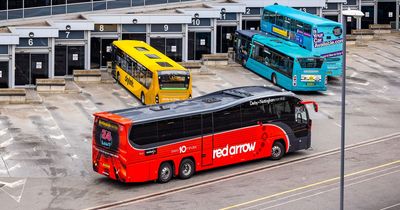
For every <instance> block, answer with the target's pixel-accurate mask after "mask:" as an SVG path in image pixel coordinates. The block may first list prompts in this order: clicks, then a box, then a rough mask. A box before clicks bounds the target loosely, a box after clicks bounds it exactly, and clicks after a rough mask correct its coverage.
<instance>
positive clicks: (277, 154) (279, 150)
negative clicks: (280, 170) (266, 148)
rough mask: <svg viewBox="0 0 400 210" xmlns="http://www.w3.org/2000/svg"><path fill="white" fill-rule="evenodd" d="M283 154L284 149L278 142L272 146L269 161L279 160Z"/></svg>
mask: <svg viewBox="0 0 400 210" xmlns="http://www.w3.org/2000/svg"><path fill="white" fill-rule="evenodd" d="M284 154H285V147H284V146H283V144H282V143H281V142H279V141H276V142H275V143H274V145H272V149H271V159H272V160H279V159H281V158H282V157H283V155H284Z"/></svg>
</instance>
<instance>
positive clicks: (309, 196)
mask: <svg viewBox="0 0 400 210" xmlns="http://www.w3.org/2000/svg"><path fill="white" fill-rule="evenodd" d="M399 172H400V170H396V171H392V172H388V173H384V174H380V175H378V176H374V177H371V178H368V179H364V180H361V181H358V182H353V183H350V184H347V185H345V186H344V187H345V188H348V187H351V186H353V185H357V184H361V183H364V182H368V181H371V180H374V179H377V178H381V177H383V176H387V175H391V174H394V173H399ZM335 184H336V185H337V184H338V182H335ZM338 189H339V187H334V188H332V189H328V190H324V191H321V192H317V193H314V194H311V195H308V196H304V197H301V198H297V199H294V200H289V201H286V202H284V203H280V204H277V205H273V206H268V207H267V208H262V210H264V209H271V208H274V207H278V206H283V205H286V204H289V203H293V202H295V201H299V200H303V199H306V198H311V197H314V196H317V195H321V194H324V193H327V192H332V191H335V190H338Z"/></svg>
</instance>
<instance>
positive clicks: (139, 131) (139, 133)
mask: <svg viewBox="0 0 400 210" xmlns="http://www.w3.org/2000/svg"><path fill="white" fill-rule="evenodd" d="M129 140H130V141H131V142H133V143H134V144H137V145H140V146H143V145H146V144H153V143H157V141H158V129H157V122H153V123H145V124H139V125H133V126H132V129H131V132H130V134H129Z"/></svg>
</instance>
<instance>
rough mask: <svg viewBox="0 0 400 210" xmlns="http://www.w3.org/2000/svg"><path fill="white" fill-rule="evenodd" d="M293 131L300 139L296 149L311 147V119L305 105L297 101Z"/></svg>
mask: <svg viewBox="0 0 400 210" xmlns="http://www.w3.org/2000/svg"><path fill="white" fill-rule="evenodd" d="M294 108H295V110H294V117H295V120H294V123H293V127H292V129H293V133H294V135H295V136H296V139H297V141H298V143H297V148H296V149H307V148H309V147H310V145H309V144H310V137H309V134H310V130H309V126H310V123H309V119H308V114H307V110H306V107H305V105H303V104H300V103H296V104H295V106H294Z"/></svg>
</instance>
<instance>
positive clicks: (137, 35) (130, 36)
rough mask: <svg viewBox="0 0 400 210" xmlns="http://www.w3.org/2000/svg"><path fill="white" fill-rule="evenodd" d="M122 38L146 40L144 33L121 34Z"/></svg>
mask: <svg viewBox="0 0 400 210" xmlns="http://www.w3.org/2000/svg"><path fill="white" fill-rule="evenodd" d="M122 39H123V40H139V41H144V42H146V34H122Z"/></svg>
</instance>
